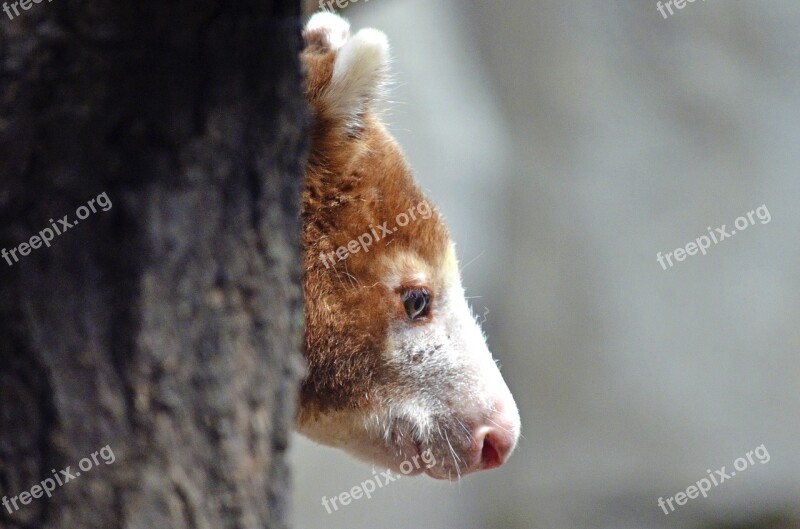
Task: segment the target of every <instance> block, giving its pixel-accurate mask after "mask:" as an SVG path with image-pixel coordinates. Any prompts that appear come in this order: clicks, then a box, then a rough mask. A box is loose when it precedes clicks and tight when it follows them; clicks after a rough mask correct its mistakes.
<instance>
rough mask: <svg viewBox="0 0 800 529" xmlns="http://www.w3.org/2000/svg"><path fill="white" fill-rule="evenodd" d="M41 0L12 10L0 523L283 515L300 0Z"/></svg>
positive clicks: (294, 331) (0, 175) (274, 519)
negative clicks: (62, 220)
mask: <svg viewBox="0 0 800 529" xmlns="http://www.w3.org/2000/svg"><path fill="white" fill-rule="evenodd" d="M30 1H31V0H24V1H23V4H26V5H28V8H29V9H28V10H24V9H23V7H22V5H20V4H17V6H18V7H17V10H18V11H19V15H18V16H14V17H13V19H9V16H7V13H4V12H2V11H0V182H1V183H2V186H1V187H2V189H0V249H3V251H4V253H3V257H2V258H0V496H4V497H6V498H5V501H6V502H7V505H8V506H6V504H4V505H2V506H0V527H3V528H37V529H38V528H53V529H56V528H64V529H67V528H69V529H77V528H80V529H90V528H102V529H115V528H123V527H124V528H130V529H166V528H184V527H185V528H200V529H224V528H237V529H255V528H264V527H270V528H271V527H286V518H287V504H288V490H289V485H288V472H287V467H286V462H285V450H286V447H287V439H288V433H289V431H290V428H291V422H292V418H293V414H294V408H295V394H296V385H297V382H298V380H299V376H300V372H301V365H302V364H301V354H300V348H301V340H300V338H301V332H302V297H301V291H300V287H299V279H300V278H299V262H300V260H299V251H300V248H299V213H298V212H299V203H300V202H299V192H300V186H301V183H302V178H303V163H304V156H305V148H306V130H307V122H308V118H307V110H306V106H305V99H304V97H303V92H302V78H301V74H300V66H299V58H298V53H299V51H300V34H299V31H300V26H299V22H298V20H299V5H298V2H292V1H289V0H286V1H285V2H281V1H280V0H276V1H275V2H270V1H269V0H239V1H237V2H226V1H222V0H206V1H203V0H192V1H189V0H169V1H160V2H154V1H151V0H92V2H76V1H71V0H56V1H54V2H52V3H50V1H49V0H48V1H47V2H44V1H41V0H40V2H39V3H33V4H30V3H28V2H30ZM10 12H11V14H12V15H13V13H14V11H13V10H11V11H10ZM104 197H105V198H104ZM65 215H66V216H67V217H64V216H65ZM50 219H52V220H50ZM60 219H64V220H65V221H66V224H63V223H62V222H61V221H60ZM70 225H71V227H69V228H68V226H70ZM46 230H49V231H50V233H48V232H47V231H46ZM51 234H52V237H50V235H51ZM48 238H49V239H50V240H48V241H47V242H46V243H45V244H43V243H44V239H48ZM36 239H38V244H37V241H36ZM22 243H25V244H24V245H23V244H22ZM11 250H14V252H13V253H11ZM87 461H88V463H87ZM62 471H66V472H62ZM69 475H72V476H74V478H71V479H70V478H68V476H69ZM48 480H49V481H48ZM67 480H69V481H67ZM58 483H60V485H59V484H58ZM51 485H52V490H50V489H51ZM37 488H38V490H37ZM45 489H48V490H47V491H46V492H44V490H45ZM37 493H38V494H39V496H41V497H36V496H37ZM12 498H13V500H14V501H11V500H12ZM26 499H27V502H26V501H24V500H26ZM15 506H16V507H17V508H15Z"/></svg>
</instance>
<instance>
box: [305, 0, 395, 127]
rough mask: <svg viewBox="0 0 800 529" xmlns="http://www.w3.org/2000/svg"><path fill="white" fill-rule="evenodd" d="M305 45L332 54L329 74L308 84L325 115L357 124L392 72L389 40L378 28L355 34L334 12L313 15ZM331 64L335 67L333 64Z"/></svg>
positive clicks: (346, 124)
mask: <svg viewBox="0 0 800 529" xmlns="http://www.w3.org/2000/svg"><path fill="white" fill-rule="evenodd" d="M303 37H304V38H305V41H306V45H307V47H308V48H309V49H312V50H313V51H314V52H315V53H317V54H323V55H330V54H333V62H332V65H330V64H328V68H329V71H330V75H329V76H327V75H326V76H312V75H311V72H310V73H309V80H312V79H315V78H316V79H318V80H319V85H318V86H309V94H310V95H311V96H312V97H315V98H316V99H317V100H318V102H319V103H320V105H319V110H320V111H321V112H322V113H324V114H325V115H326V117H328V118H331V119H335V120H343V121H344V124H345V126H346V127H348V128H350V127H352V126H357V125H359V124H360V122H361V120H362V119H363V115H364V114H365V113H366V112H367V111H368V110H369V109H370V107H371V106H372V104H373V103H374V102H375V101H376V100H377V99H379V98H380V96H381V93H382V92H383V90H384V88H385V85H386V81H387V76H388V71H389V41H388V39H387V38H386V35H385V34H384V33H383V32H381V31H378V30H376V29H370V28H367V29H362V30H360V31H359V32H358V33H356V34H355V35H353V36H352V37H351V36H350V24H349V23H348V22H347V21H346V20H345V19H343V18H342V17H340V16H338V15H335V14H333V13H328V12H322V13H317V14H315V15H314V16H312V17H311V19H310V20H309V21H308V24H307V25H306V27H305V30H304V31H303ZM331 66H332V67H331Z"/></svg>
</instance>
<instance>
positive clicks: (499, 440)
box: [475, 426, 517, 470]
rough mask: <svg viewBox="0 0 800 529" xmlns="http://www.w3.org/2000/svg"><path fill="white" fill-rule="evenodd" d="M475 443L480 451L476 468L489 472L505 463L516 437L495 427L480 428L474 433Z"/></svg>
mask: <svg viewBox="0 0 800 529" xmlns="http://www.w3.org/2000/svg"><path fill="white" fill-rule="evenodd" d="M475 441H476V444H477V446H478V448H480V450H481V454H480V465H479V467H478V468H479V469H481V470H490V469H492V468H497V467H499V466H500V465H502V464H503V463H505V462H506V459H508V456H509V455H510V454H511V451H512V450H513V449H514V445H515V444H516V442H517V436H516V434H514V433H512V432H509V431H507V430H503V429H501V428H498V427H496V426H481V427H480V428H478V431H477V432H476V433H475Z"/></svg>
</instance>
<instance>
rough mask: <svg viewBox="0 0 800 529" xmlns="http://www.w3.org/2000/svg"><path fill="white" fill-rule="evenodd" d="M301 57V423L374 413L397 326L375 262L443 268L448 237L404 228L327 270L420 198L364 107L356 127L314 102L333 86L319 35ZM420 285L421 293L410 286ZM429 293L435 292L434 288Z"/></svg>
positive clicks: (395, 307)
mask: <svg viewBox="0 0 800 529" xmlns="http://www.w3.org/2000/svg"><path fill="white" fill-rule="evenodd" d="M305 37H306V42H307V47H306V49H305V50H304V52H303V54H302V60H303V64H304V66H305V68H306V83H307V95H308V101H309V104H310V105H311V108H312V111H313V125H312V131H311V151H310V155H309V159H308V163H307V166H306V174H305V188H304V191H303V195H302V220H303V233H302V243H303V248H304V254H303V287H304V292H303V293H304V298H305V308H306V314H305V356H306V359H307V363H308V372H307V375H306V377H305V379H304V381H303V384H302V390H301V409H300V412H299V420H300V421H301V422H303V421H306V420H310V419H313V417H314V416H316V415H317V414H318V413H320V412H325V411H329V410H338V409H364V408H368V407H370V406H373V405H376V403H377V399H376V398H375V397H376V395H377V394H378V392H379V391H380V388H381V387H383V386H385V384H388V383H390V381H391V380H392V379H396V378H397V377H396V376H393V374H392V373H391V372H389V367H388V366H387V364H386V362H385V360H384V355H383V352H384V349H385V340H386V334H387V330H388V329H389V328H390V326H391V325H392V324H393V322H394V321H395V320H396V319H398V318H404V309H403V304H402V300H401V298H400V296H399V294H398V293H397V292H393V291H389V289H388V288H387V287H386V286H385V285H384V284H383V283H382V280H383V278H384V276H385V272H386V271H385V270H383V269H382V268H381V263H382V262H384V261H383V258H385V257H387V256H391V255H392V254H393V253H394V252H397V251H398V250H406V251H408V250H411V251H413V252H414V253H416V254H417V255H418V256H419V257H420V258H421V259H423V260H424V261H426V262H427V263H429V264H430V266H431V268H432V269H435V268H437V267H439V266H440V265H441V260H442V259H443V258H444V255H445V254H446V252H447V247H448V245H449V237H448V234H447V230H446V228H445V226H444V223H443V221H442V219H441V218H440V216H439V214H438V213H437V212H436V211H435V210H434V212H433V214H432V216H431V217H430V218H428V219H421V218H420V219H418V220H416V221H411V222H410V223H409V224H408V225H407V226H405V227H402V228H399V229H398V230H397V231H396V232H395V233H393V234H391V235H387V236H386V238H384V239H381V240H380V241H377V242H374V243H373V244H372V246H371V247H370V249H369V252H368V253H364V252H363V251H360V252H358V253H354V254H350V255H349V256H348V258H347V259H345V260H343V261H337V262H336V265H335V267H331V268H326V267H325V265H324V264H323V262H322V261H321V259H320V252H325V253H329V252H331V251H335V250H336V249H337V248H339V247H341V246H347V244H348V242H349V241H351V240H354V239H356V238H357V237H358V236H359V235H361V234H362V233H365V232H369V226H370V224H371V225H373V226H377V225H379V224H382V223H383V222H385V221H389V226H392V225H393V224H394V219H395V217H396V216H397V215H398V214H399V213H401V212H407V211H408V210H409V209H410V208H412V207H414V206H416V205H417V204H419V203H420V202H422V201H424V200H425V197H424V195H423V194H422V192H421V191H420V190H419V188H418V187H417V185H416V184H415V183H414V180H413V177H412V174H411V171H410V169H409V167H408V165H407V164H406V162H405V159H404V156H403V154H402V152H401V151H400V148H399V147H398V146H397V144H396V143H395V141H394V140H393V138H392V137H391V136H390V135H389V133H388V132H387V131H386V130H385V128H384V127H383V125H382V124H381V123H380V121H379V119H378V117H377V116H376V113H375V111H374V109H373V108H372V103H371V102H366V105H365V109H364V112H363V113H362V114H361V115H360V120H359V124H358V126H357V127H356V128H355V129H354V128H352V127H346V126H345V125H346V124H345V123H343V122H342V120H336V119H332V118H331V117H330V113H329V112H328V111H327V109H326V108H325V103H324V101H323V100H322V97H321V96H322V94H323V93H324V90H325V88H326V87H327V85H328V83H329V82H330V79H331V73H332V70H333V63H334V60H335V55H336V54H335V52H333V51H331V50H329V49H327V48H326V47H325V42H324V39H322V38H321V37H320V35H318V34H314V33H311V34H309V32H306V35H305ZM414 286H423V285H414ZM424 286H428V287H429V288H430V289H431V290H432V292H434V296H435V292H436V288H437V285H424Z"/></svg>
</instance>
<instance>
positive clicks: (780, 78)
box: [292, 0, 800, 529]
mask: <svg viewBox="0 0 800 529" xmlns="http://www.w3.org/2000/svg"><path fill="white" fill-rule="evenodd" d="M341 12H342V14H344V15H345V16H346V17H348V18H349V19H350V20H351V23H352V25H353V28H354V29H359V28H361V27H366V26H372V27H376V28H379V29H381V30H383V31H385V32H386V33H387V34H388V35H389V40H390V43H391V45H392V48H393V51H392V53H393V56H394V65H393V71H394V76H395V79H396V84H395V86H394V88H393V91H392V94H391V100H392V102H391V104H390V110H389V112H388V113H387V118H386V119H387V121H388V123H389V124H390V127H391V130H392V131H393V132H394V133H395V135H396V137H397V138H398V140H399V141H400V143H401V144H402V145H403V147H404V149H405V150H406V153H407V155H408V159H409V160H410V163H411V165H412V166H413V167H414V169H415V172H416V174H417V177H418V179H419V181H420V182H421V184H422V186H423V187H424V188H425V189H426V190H427V191H428V192H429V195H430V197H431V198H432V199H433V201H434V202H436V203H437V204H438V205H439V207H440V209H441V210H442V211H443V212H444V213H445V216H446V217H447V219H448V221H449V224H450V227H451V229H452V232H453V235H454V238H455V240H456V241H457V244H458V251H459V258H460V260H461V263H462V267H463V268H464V270H463V274H464V283H465V286H466V289H467V294H468V295H470V296H479V297H477V298H475V299H473V300H472V305H473V309H474V311H475V312H476V313H477V314H480V315H484V314H486V318H487V321H486V323H485V325H484V327H485V329H486V331H487V333H488V335H489V346H490V348H491V349H492V351H493V352H494V354H495V356H496V357H497V358H498V359H499V360H500V362H501V364H502V370H503V373H504V375H505V377H506V380H507V381H508V383H509V386H510V387H511V390H512V392H513V393H514V395H515V398H516V400H517V403H518V405H519V407H520V412H521V415H522V425H523V435H524V439H522V440H521V442H520V445H519V448H518V450H517V452H515V454H514V455H513V456H512V458H511V460H510V462H509V463H508V464H507V465H506V466H504V467H502V468H501V469H499V470H495V471H491V472H488V473H484V474H482V475H473V476H469V477H468V478H467V479H465V480H464V481H462V482H459V483H454V484H451V483H441V482H435V481H433V480H430V479H428V478H424V477H423V478H413V479H412V478H405V479H404V480H400V481H398V482H395V483H391V484H389V485H388V486H387V488H384V489H381V490H379V491H377V492H376V493H375V495H374V496H373V498H372V499H361V500H358V501H355V502H354V503H351V504H350V505H348V506H346V507H344V508H342V509H340V510H339V511H337V512H335V513H333V514H328V513H327V512H326V510H325V509H324V508H323V507H322V506H321V497H322V496H323V495H325V496H328V497H330V496H335V495H338V494H339V493H341V492H344V491H348V490H350V489H351V488H352V487H353V486H354V485H357V484H359V483H360V482H362V481H364V480H366V479H369V478H370V477H372V467H371V466H369V465H365V464H363V463H359V462H357V461H355V460H353V459H351V458H350V457H348V456H347V455H345V454H343V453H341V452H339V451H336V450H331V449H328V448H325V447H321V446H317V445H314V444H313V443H311V442H309V441H307V440H305V439H303V438H301V437H299V436H296V437H295V438H294V439H293V447H292V459H293V463H294V468H295V477H294V480H295V485H296V494H295V499H294V501H295V505H294V518H295V522H296V526H297V527H298V528H304V529H310V528H329V529H335V528H351V529H352V528H361V527H381V528H420V527H424V528H523V527H524V528H554V529H570V528H580V529H582V528H615V529H627V528H636V529H644V528H649V527H653V528H661V527H685V528H695V527H697V528H699V527H703V528H705V527H725V528H727V527H740V526H738V525H733V524H735V523H745V522H748V521H749V523H750V524H751V525H743V526H742V527H759V528H762V529H763V528H767V527H798V526H800V525H795V524H796V523H797V522H785V523H784V524H783V525H781V524H775V525H770V524H769V523H768V522H766V521H764V520H765V518H768V517H770V516H773V515H775V516H789V517H791V516H796V515H797V507H798V504H799V503H800V450H798V448H800V411H799V410H800V391H798V390H800V360H798V346H800V331H798V328H800V324H799V323H798V322H799V321H800V296H798V290H799V287H800V281H799V279H800V275H799V274H798V270H799V269H800V247H798V232H799V231H800V208H798V199H799V198H800V178H798V176H800V175H798V167H800V149H799V148H798V138H800V134H799V133H800V53H799V51H800V3H799V2H797V1H796V0H770V1H767V2H752V1H751V2H745V1H731V0H726V1H723V0H708V1H706V2H700V1H699V0H698V1H697V2H695V3H693V4H688V5H687V6H686V8H684V9H683V10H682V11H678V12H676V13H675V15H674V16H672V17H670V18H669V19H667V20H665V19H663V17H662V16H661V15H660V14H659V12H658V11H657V10H656V6H655V1H649V0H647V1H637V2H633V1H627V2H607V1H602V2H601V1H581V2H578V1H577V0H560V1H539V0H535V1H527V2H525V1H522V0H515V1H510V2H476V1H469V2H463V1H462V2H458V1H456V0H445V1H437V2H431V1H421V0H409V1H399V0H370V1H369V2H363V0H362V1H361V2H358V3H354V4H352V5H350V6H348V7H347V8H346V9H344V10H343V11H341ZM762 204H766V205H767V207H768V209H769V212H770V214H771V216H772V221H771V222H770V223H768V224H761V223H760V222H758V221H757V223H756V225H755V226H752V227H750V228H749V229H747V230H746V231H743V232H740V233H737V234H736V235H735V236H733V237H732V238H729V239H727V240H725V241H722V242H721V243H720V244H718V245H716V246H712V247H711V248H710V249H709V252H708V255H705V256H702V255H697V256H693V257H689V258H688V259H687V260H686V261H684V262H682V263H678V264H677V265H676V266H675V267H673V268H671V269H669V270H667V271H664V270H662V268H661V266H660V265H659V264H658V263H657V262H656V253H657V252H659V251H660V252H668V251H673V250H674V249H675V248H677V247H679V246H684V245H685V244H686V243H687V242H690V241H692V240H694V239H695V238H697V237H699V236H701V235H704V234H706V233H707V229H706V228H707V227H708V226H711V227H717V226H721V225H722V224H727V226H728V229H729V230H730V228H731V226H732V224H733V222H734V220H735V219H736V218H737V217H739V216H740V215H744V214H746V213H747V212H748V211H750V210H753V209H756V208H757V207H758V206H761V205H762ZM761 444H764V445H765V446H766V448H767V449H768V451H769V454H770V457H771V459H770V461H769V463H767V464H760V463H758V462H756V464H755V465H754V466H753V467H751V468H748V469H747V471H745V472H741V473H739V474H737V476H735V477H733V478H732V479H731V480H730V481H727V482H725V483H723V484H721V485H720V486H719V487H716V488H714V489H712V490H711V492H710V495H709V498H707V499H703V498H702V497H701V498H698V499H695V500H691V501H689V503H688V504H687V505H684V506H682V507H679V508H678V510H677V511H676V512H674V513H672V514H670V515H669V516H665V515H664V514H663V511H662V510H661V509H660V508H659V507H658V505H657V504H656V501H657V499H658V498H659V497H660V496H663V497H669V496H673V495H674V494H675V493H677V492H679V491H682V490H685V489H686V487H688V486H689V485H691V484H693V483H694V482H696V481H697V480H699V479H701V478H703V477H705V475H706V469H718V468H720V467H722V466H723V465H726V466H727V468H728V470H731V467H732V464H733V461H734V460H735V459H736V458H738V457H741V456H744V455H745V454H746V453H747V452H748V451H750V450H753V449H755V448H756V447H757V446H759V445H761Z"/></svg>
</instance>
